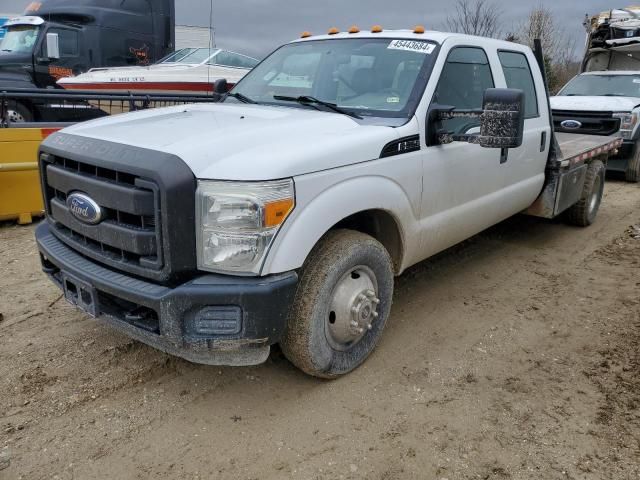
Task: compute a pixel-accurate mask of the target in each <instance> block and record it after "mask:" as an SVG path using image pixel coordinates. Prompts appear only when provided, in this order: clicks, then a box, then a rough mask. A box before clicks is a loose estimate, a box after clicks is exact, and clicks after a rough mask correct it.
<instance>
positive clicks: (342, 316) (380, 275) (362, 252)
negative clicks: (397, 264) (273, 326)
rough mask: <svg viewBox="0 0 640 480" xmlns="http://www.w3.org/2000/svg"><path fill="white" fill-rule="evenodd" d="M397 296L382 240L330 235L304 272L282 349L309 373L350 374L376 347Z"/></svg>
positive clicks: (337, 233) (338, 233)
mask: <svg viewBox="0 0 640 480" xmlns="http://www.w3.org/2000/svg"><path fill="white" fill-rule="evenodd" d="M392 297H393V264H392V261H391V258H390V256H389V253H388V252H387V250H386V249H385V248H384V247H383V246H382V245H381V244H380V242H378V241H377V240H375V239H374V238H372V237H370V236H369V235H365V234H363V233H360V232H356V231H352V230H334V231H331V232H329V233H328V234H327V235H325V237H324V238H323V239H322V240H321V241H320V242H319V243H318V245H317V246H316V248H315V249H314V251H313V252H312V253H311V254H310V256H309V258H308V260H307V262H306V263H305V265H304V267H303V268H302V272H301V277H300V284H299V286H298V290H297V292H296V296H295V299H294V304H293V307H292V309H291V312H290V315H289V319H288V324H287V328H286V329H285V333H284V337H283V340H282V343H281V346H282V351H283V352H284V354H285V356H286V357H287V358H288V359H289V360H290V361H291V362H292V363H293V364H294V365H296V366H297V367H298V368H300V369H301V370H303V371H304V372H305V373H307V374H309V375H313V376H315V377H321V378H336V377H339V376H341V375H345V374H347V373H349V372H351V371H352V370H354V369H355V368H357V367H358V366H360V365H361V364H362V363H363V362H364V361H365V360H366V359H367V357H368V356H369V355H370V354H371V352H372V351H373V349H374V348H375V346H376V345H377V343H378V341H379V339H380V337H381V335H382V331H383V330H384V327H385V324H386V322H387V318H388V317H389V312H390V311H391V302H392Z"/></svg>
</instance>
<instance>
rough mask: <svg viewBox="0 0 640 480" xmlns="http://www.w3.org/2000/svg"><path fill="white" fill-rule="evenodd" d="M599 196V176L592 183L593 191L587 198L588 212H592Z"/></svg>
mask: <svg viewBox="0 0 640 480" xmlns="http://www.w3.org/2000/svg"><path fill="white" fill-rule="evenodd" d="M599 196H600V177H596V178H595V180H594V183H593V192H592V193H591V198H590V199H589V212H590V213H593V212H594V211H595V209H596V208H597V206H598V199H599Z"/></svg>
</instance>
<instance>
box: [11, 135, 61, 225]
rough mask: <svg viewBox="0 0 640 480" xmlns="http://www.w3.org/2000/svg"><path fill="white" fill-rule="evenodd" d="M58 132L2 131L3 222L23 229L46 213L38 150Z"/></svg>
mask: <svg viewBox="0 0 640 480" xmlns="http://www.w3.org/2000/svg"><path fill="white" fill-rule="evenodd" d="M56 130H58V129H51V128H0V220H17V221H18V223H19V224H22V225H24V224H28V223H31V222H32V221H33V217H34V216H41V215H42V214H43V213H44V212H43V211H44V206H43V204H42V192H41V189H40V176H39V173H38V147H39V146H40V142H42V140H44V139H45V138H46V137H47V136H48V135H50V134H51V133H53V132H55V131H56Z"/></svg>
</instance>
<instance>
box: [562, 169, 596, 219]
mask: <svg viewBox="0 0 640 480" xmlns="http://www.w3.org/2000/svg"><path fill="white" fill-rule="evenodd" d="M604 179H605V166H604V164H603V163H602V162H601V161H600V160H594V161H593V162H591V164H590V165H589V167H588V169H587V174H586V178H585V180H584V188H583V189H582V197H581V198H580V201H579V202H578V203H576V204H575V205H573V206H572V207H571V208H569V210H568V211H567V221H568V222H569V223H570V224H571V225H577V226H579V227H588V226H589V225H591V224H592V223H593V222H594V221H595V219H596V216H597V215H598V210H600V204H601V203H602V195H603V194H604Z"/></svg>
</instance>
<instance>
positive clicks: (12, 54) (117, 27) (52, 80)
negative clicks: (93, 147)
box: [0, 0, 175, 122]
mask: <svg viewBox="0 0 640 480" xmlns="http://www.w3.org/2000/svg"><path fill="white" fill-rule="evenodd" d="M174 17H175V9H174V5H173V0H153V1H147V0H140V1H138V0H124V1H122V0H105V1H103V2H100V3H99V4H96V3H95V2H92V1H90V0H43V1H41V2H33V3H31V4H30V5H29V6H28V7H27V9H26V11H25V13H24V15H23V16H21V17H16V18H12V19H10V20H8V21H7V22H6V23H5V25H4V29H5V31H6V32H5V35H4V38H3V39H2V40H0V83H2V85H3V87H4V88H12V89H13V88H56V87H57V85H56V82H57V81H58V80H60V79H61V78H64V77H69V76H72V75H77V74H79V73H83V72H86V71H87V70H89V69H90V68H94V67H111V66H124V65H147V64H150V63H153V62H155V61H157V60H159V59H161V58H163V57H165V56H166V55H167V54H169V53H171V52H173V50H174V43H175V31H174ZM11 107H12V108H11V110H12V120H13V121H26V122H31V121H41V120H44V121H70V120H77V119H75V118H71V119H69V118H65V112H64V110H61V109H59V108H58V109H55V108H53V109H52V108H48V106H47V105H31V104H26V103H18V102H14V103H13V105H12V106H11ZM76 110H77V109H76ZM89 111H90V110H89V109H88V110H87V112H89ZM67 113H68V112H67ZM72 113H73V114H74V115H75V114H77V111H76V112H72Z"/></svg>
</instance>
